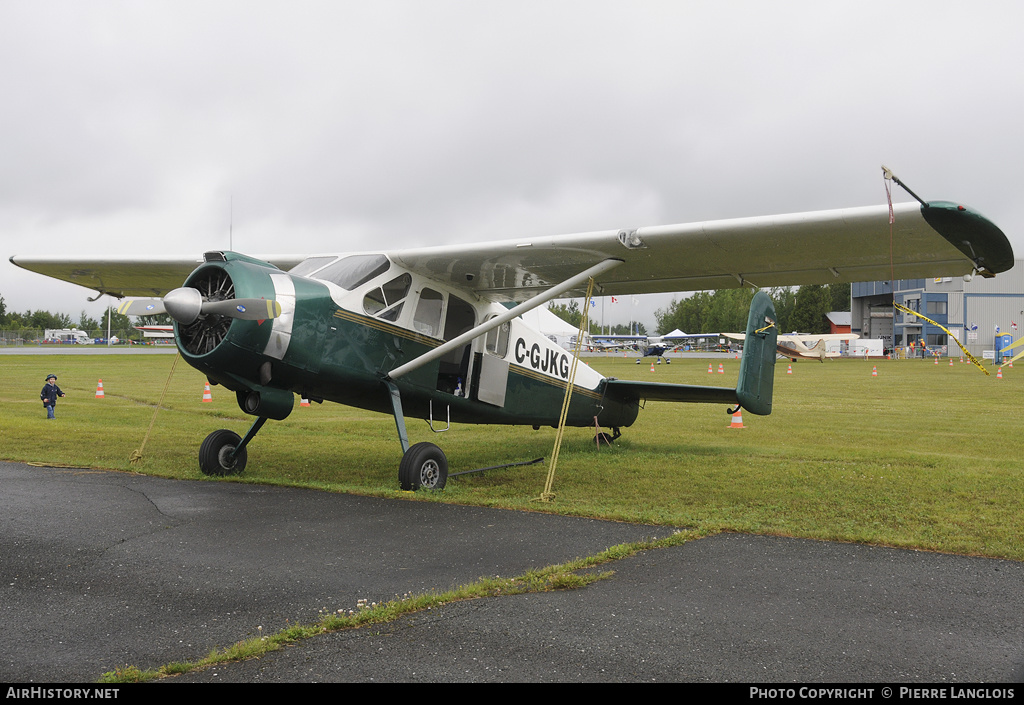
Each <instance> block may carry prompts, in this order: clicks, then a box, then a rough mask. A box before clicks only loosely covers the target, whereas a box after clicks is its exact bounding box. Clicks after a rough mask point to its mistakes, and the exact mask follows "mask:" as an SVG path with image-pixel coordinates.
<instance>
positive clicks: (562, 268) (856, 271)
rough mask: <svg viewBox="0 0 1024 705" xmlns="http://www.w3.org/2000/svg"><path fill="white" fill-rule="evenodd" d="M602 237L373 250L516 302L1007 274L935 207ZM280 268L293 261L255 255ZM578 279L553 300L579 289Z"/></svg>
mask: <svg viewBox="0 0 1024 705" xmlns="http://www.w3.org/2000/svg"><path fill="white" fill-rule="evenodd" d="M893 209H894V215H895V223H894V224H893V225H892V227H891V243H890V224H889V209H888V207H887V206H869V207H864V208H851V209H845V210H831V211H818V212H811V213H796V214H789V215H775V216H765V217H756V218H740V219H734V220H719V221H708V222H700V223H689V224H681V225H665V226H653V227H642V228H635V229H619V230H605V231H600V232H592V233H582V234H576V235H560V236H553V237H544V238H524V239H516V240H504V241H500V242H491V243H479V244H470V245H450V246H441V247H425V248H414V249H403V250H394V251H384V254H386V255H387V256H388V257H389V258H390V259H391V260H392V261H393V262H395V263H396V264H397V265H399V266H401V267H404V268H406V269H408V270H410V271H412V272H415V273H417V274H420V275H422V276H425V277H428V278H431V279H434V280H438V281H442V282H445V283H447V284H449V285H450V286H452V287H457V288H460V289H464V290H469V291H472V292H474V293H475V294H477V295H478V296H480V297H481V298H484V299H489V300H492V301H525V300H527V299H530V298H532V297H534V296H536V295H538V294H540V293H542V292H544V291H546V290H548V289H550V288H552V287H554V286H556V285H557V284H559V283H560V282H566V281H568V280H569V279H571V278H572V277H573V276H574V275H578V274H580V273H581V272H584V271H586V270H588V269H589V268H591V267H593V266H595V265H598V264H600V263H602V262H607V261H608V260H613V261H618V262H621V264H619V265H618V266H615V267H611V268H606V269H604V271H601V272H600V273H598V274H596V276H595V280H596V282H597V284H598V288H599V289H600V293H602V294H613V295H626V294H643V293H658V292H674V291H696V290H704V289H723V288H736V287H740V286H755V287H761V288H764V287H772V286H792V285H802V284H824V283H830V282H851V281H873V280H879V279H886V280H888V279H889V278H890V276H895V277H896V278H919V277H935V276H956V275H965V274H971V273H974V272H977V273H980V274H982V275H983V276H994V275H995V274H996V273H998V272H1002V271H1005V270H1007V269H1009V268H1010V267H1012V266H1013V250H1012V248H1011V247H1010V244H1009V242H1008V240H1007V238H1006V236H1005V235H1004V234H1003V232H1002V231H1001V230H999V228H998V227H997V226H996V225H995V224H993V223H992V222H991V221H989V220H988V219H986V218H984V217H983V216H981V215H980V214H978V213H977V212H976V211H972V210H971V209H968V208H965V207H963V206H958V205H956V204H953V203H950V202H945V201H934V202H930V203H928V204H927V206H922V205H919V204H917V203H904V204H897V205H894V207H893ZM10 259H11V262H12V263H14V264H16V265H18V266H20V267H23V268H25V269H29V270H31V271H35V272H38V273H40V274H45V275H47V276H51V277H54V278H57V279H62V280H64V281H69V282H72V283H75V284H81V285H82V286H85V287H88V288H90V289H95V290H97V291H100V292H103V293H108V294H111V295H114V296H118V297H121V296H155V295H161V294H163V293H166V292H167V291H169V290H171V289H173V288H174V287H177V286H180V284H181V282H182V281H183V280H184V279H185V276H186V275H187V274H188V273H189V272H191V271H192V269H194V267H195V266H197V265H198V264H199V263H200V260H198V259H192V258H177V259H175V258H164V259H161V258H143V259H132V260H128V259H105V258H81V259H70V258H66V257H64V258H62V257H36V258H29V257H20V256H14V257H11V258H10ZM262 259H265V260H266V261H269V262H270V263H272V264H274V265H276V266H278V267H279V268H281V269H289V268H291V267H292V266H294V265H296V264H298V263H299V262H300V261H301V260H302V259H303V257H301V256H296V255H282V256H272V257H264V258H262ZM584 287H585V280H584V282H583V283H581V284H579V285H578V286H576V287H575V288H573V289H572V290H570V291H568V292H566V293H565V294H564V295H566V296H570V295H580V294H582V293H583V288H584Z"/></svg>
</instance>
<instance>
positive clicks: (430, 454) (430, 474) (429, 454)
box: [398, 443, 448, 492]
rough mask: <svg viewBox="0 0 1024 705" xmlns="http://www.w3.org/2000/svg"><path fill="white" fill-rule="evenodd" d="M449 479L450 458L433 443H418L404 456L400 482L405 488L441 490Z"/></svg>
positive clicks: (399, 476) (412, 489) (408, 489)
mask: <svg viewBox="0 0 1024 705" xmlns="http://www.w3.org/2000/svg"><path fill="white" fill-rule="evenodd" d="M447 481H448V458H446V457H445V455H444V452H442V450H441V449H440V448H438V447H437V446H436V445H434V444H433V443H417V444H416V445H414V446H413V447H412V448H410V449H409V450H408V451H406V453H405V455H403V456H402V462H401V464H400V465H399V466H398V484H399V485H401V487H402V489H403V490H407V491H412V492H415V491H416V490H418V489H420V488H423V489H426V490H441V489H444V485H445V482H447Z"/></svg>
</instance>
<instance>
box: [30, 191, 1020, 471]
mask: <svg viewBox="0 0 1024 705" xmlns="http://www.w3.org/2000/svg"><path fill="white" fill-rule="evenodd" d="M894 214H895V225H893V226H890V222H889V219H890V211H889V208H888V207H886V206H881V207H867V208H855V209H846V210H835V211H821V212H813V213H798V214H793V215H778V216H769V217H758V218H742V219H736V220H724V221H714V222H700V223H691V224H684V225H668V226H655V227H642V228H635V229H633V228H628V229H621V230H606V231H600V232H591V233H585V234H578V235H564V236H558V237H544V238H533V239H513V240H505V241H501V242H489V243H481V244H475V245H452V246H444V247H424V248H413V249H403V250H384V251H379V252H362V253H352V254H323V255H314V256H309V257H306V256H297V255H284V256H270V257H262V258H256V257H250V256H246V255H243V254H239V253H235V252H220V251H217V252H207V253H206V254H205V256H203V257H202V258H198V259H197V258H191V257H179V258H171V257H167V258H160V257H141V258H138V259H127V258H102V257H97V258H67V257H61V256H40V257H21V256H13V257H11V258H10V259H11V262H13V263H14V264H16V265H18V266H20V267H24V268H25V269H29V270H31V271H34V272H38V273H41V274H44V275H47V276H50V277H54V278H57V279H61V280H64V281H69V282H73V283H75V284H80V285H82V286H84V287H87V288H89V289H93V290H95V291H98V292H100V293H101V294H109V295H111V296H114V297H118V298H122V297H137V296H143V297H153V296H159V297H162V299H161V300H159V301H157V302H156V303H155V304H154V303H153V302H152V300H151V301H150V302H146V301H138V302H131V301H129V302H128V303H126V304H123V305H122V306H121V307H119V310H120V311H121V312H122V313H126V314H128V315H142V314H146V313H156V312H158V310H159V309H161V308H162V309H165V310H166V312H167V313H168V314H170V316H171V317H172V318H173V319H174V321H175V323H174V333H175V342H176V344H177V346H178V349H179V351H180V353H181V355H182V357H183V358H184V359H185V360H186V361H187V362H188V363H189V364H190V365H192V366H193V367H195V368H196V369H198V370H200V371H201V372H202V373H203V374H204V375H206V377H207V378H208V380H209V381H210V382H211V383H213V384H220V385H223V386H224V387H226V388H227V389H229V390H232V391H234V392H235V393H236V397H237V401H238V404H239V406H240V407H241V409H242V410H243V411H245V412H246V413H248V414H251V415H252V416H253V417H255V420H254V422H253V424H252V426H251V427H250V428H249V430H248V432H247V433H246V434H245V436H244V437H241V438H240V437H239V436H238V435H237V434H236V433H234V432H233V431H230V430H219V431H214V432H213V433H211V434H210V435H209V436H208V437H207V438H206V439H205V440H204V441H203V443H202V445H201V447H200V449H199V465H200V468H201V470H202V471H203V472H204V473H207V474H213V475H219V474H228V473H235V472H240V471H242V470H243V469H244V467H245V465H246V461H247V452H246V447H247V445H248V444H249V443H250V441H252V439H253V437H254V436H255V435H256V434H257V432H258V431H259V430H260V429H261V428H262V427H263V425H264V423H265V422H266V421H267V420H268V419H275V420H281V419H284V418H285V417H287V416H288V415H289V413H290V412H291V410H292V407H293V405H294V396H295V394H296V393H297V394H299V395H301V396H302V397H305V398H307V399H310V400H316V401H323V400H330V401H334V402H338V403H342V404H349V405H353V406H357V407H362V408H366V409H372V410H375V411H379V412H383V413H389V414H392V415H393V417H394V419H395V423H396V426H397V430H398V437H399V439H400V442H401V446H402V451H403V455H402V459H401V462H400V465H399V481H400V484H401V486H402V487H403V488H405V489H417V488H419V487H426V488H441V487H443V486H444V484H445V481H446V477H447V459H446V458H445V455H444V453H443V452H442V451H441V449H440V448H438V447H437V446H436V445H435V444H433V443H427V442H424V443H418V444H416V445H414V446H412V447H409V441H408V435H407V433H406V424H405V418H406V417H407V416H412V417H417V418H423V419H438V418H442V417H443V418H445V419H450V421H451V422H461V423H485V424H521V425H526V426H533V427H534V428H538V427H540V426H542V425H555V424H557V423H558V421H559V416H560V410H561V407H562V402H563V395H564V392H565V390H566V388H567V386H568V384H569V380H570V370H571V368H572V365H573V358H572V356H571V355H570V354H569V353H568V352H567V351H566V350H564V349H563V348H561V347H559V346H557V345H556V344H555V343H553V342H551V341H549V340H548V339H547V338H546V337H544V336H543V335H540V334H539V333H538V332H536V331H534V330H531V329H530V328H529V327H528V326H527V325H526V324H525V323H524V322H523V321H522V319H521V318H520V315H521V314H522V313H524V312H525V311H527V310H529V309H531V308H533V307H536V306H540V305H543V304H544V303H546V302H548V301H549V300H551V299H554V298H559V297H569V296H582V295H585V289H586V285H587V282H588V280H589V279H591V278H593V280H594V282H595V284H596V287H597V292H596V293H599V294H607V295H627V294H643V293H653V292H677V291H695V290H704V289H720V288H729V287H741V286H743V287H745V286H750V287H774V286H792V285H801V284H822V283H827V282H832V281H844V282H846V281H865V280H877V279H888V278H889V276H890V273H891V274H892V275H893V276H895V277H898V278H906V279H910V278H921V277H936V276H953V275H968V274H976V273H980V274H982V275H984V276H994V275H995V274H996V273H997V272H1003V271H1005V270H1007V269H1009V268H1010V267H1011V266H1012V265H1013V252H1012V249H1011V247H1010V245H1009V242H1008V241H1007V239H1006V237H1005V235H1004V234H1003V233H1002V232H1001V231H1000V230H999V228H998V227H996V226H995V225H994V224H993V223H992V222H990V221H989V220H987V219H985V218H984V217H982V216H981V215H979V214H978V213H977V212H975V211H973V210H970V209H967V208H964V207H962V206H958V205H956V204H954V203H949V202H930V203H927V204H921V205H919V204H917V203H905V204H898V205H896V206H895V209H894ZM890 233H892V240H891V242H890ZM182 282H184V283H183V284H182ZM503 302H504V303H514V304H516V305H515V306H514V307H512V308H507V307H506V306H504V305H502V304H503ZM147 306H153V308H149V309H148V310H147ZM773 320H774V312H773V310H772V307H771V300H770V298H769V297H768V296H767V295H766V294H764V292H759V293H758V294H757V295H755V297H754V300H753V302H752V304H751V311H750V317H749V320H748V326H747V331H746V345H745V347H746V350H745V354H744V356H743V361H742V363H741V370H740V379H739V383H738V385H737V387H736V388H735V389H727V388H718V387H704V386H690V385H681V384H658V383H655V382H638V381H624V380H618V379H613V378H607V377H603V376H601V375H600V374H598V373H597V372H595V371H593V370H592V369H591V368H589V367H587V366H580V368H579V369H578V371H577V373H576V376H575V381H574V386H573V395H572V402H571V405H570V407H569V409H568V414H567V418H566V424H567V425H570V426H578V427H586V426H591V427H592V426H594V425H595V422H596V423H598V424H600V425H601V426H603V427H604V428H612V429H614V430H615V431H616V433H618V430H619V429H620V428H621V427H626V426H630V425H631V424H632V423H633V422H634V420H635V419H636V418H637V415H638V412H639V408H640V404H641V402H642V401H645V400H659V401H675V402H714V403H721V404H736V405H738V407H742V408H744V409H747V410H748V411H750V412H752V413H754V414H768V413H770V412H771V403H772V382H773V370H774V362H775V340H776V335H775V329H774V327H773ZM738 407H737V408H738Z"/></svg>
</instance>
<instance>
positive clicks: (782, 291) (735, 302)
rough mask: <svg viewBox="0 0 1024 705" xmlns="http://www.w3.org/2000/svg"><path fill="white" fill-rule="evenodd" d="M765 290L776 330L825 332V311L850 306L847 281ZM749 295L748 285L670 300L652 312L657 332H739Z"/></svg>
mask: <svg viewBox="0 0 1024 705" xmlns="http://www.w3.org/2000/svg"><path fill="white" fill-rule="evenodd" d="M767 293H768V295H769V296H770V297H771V299H772V302H773V303H774V305H775V316H776V325H777V327H778V330H779V331H780V332H787V333H788V332H790V331H799V332H801V333H828V332H829V325H828V319H827V318H826V316H827V314H828V313H830V312H831V311H849V310H850V285H849V284H824V285H822V284H809V285H804V286H801V287H799V288H797V289H795V290H794V289H793V288H792V287H776V288H773V289H768V290H767ZM752 298H754V292H753V291H752V290H750V289H718V290H715V291H698V292H696V293H695V294H693V295H692V296H688V297H686V298H685V299H679V300H674V301H673V302H672V303H671V304H669V305H668V306H667V307H666V308H663V309H658V310H657V311H656V312H655V314H654V317H655V319H656V320H657V322H658V334H659V335H664V334H665V333H670V332H672V331H673V330H676V329H677V328H678V329H679V330H681V331H683V332H684V333H727V332H742V331H744V330H745V329H746V327H747V314H748V312H749V309H750V300H751V299H752Z"/></svg>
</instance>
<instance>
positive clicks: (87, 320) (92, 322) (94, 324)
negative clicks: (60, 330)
mask: <svg viewBox="0 0 1024 705" xmlns="http://www.w3.org/2000/svg"><path fill="white" fill-rule="evenodd" d="M99 327H100V323H99V321H97V320H96V319H95V318H92V317H90V316H89V315H88V314H86V312H85V311H82V313H81V314H80V315H79V316H78V329H79V330H84V331H89V332H90V333H91V332H93V331H96V330H99Z"/></svg>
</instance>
